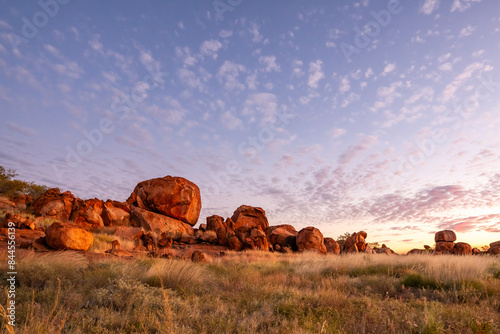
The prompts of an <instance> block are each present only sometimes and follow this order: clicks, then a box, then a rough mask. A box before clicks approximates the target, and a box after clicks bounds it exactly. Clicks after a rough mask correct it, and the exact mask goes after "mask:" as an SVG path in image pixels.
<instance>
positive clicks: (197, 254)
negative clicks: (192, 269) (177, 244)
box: [191, 250, 207, 262]
mask: <svg viewBox="0 0 500 334" xmlns="http://www.w3.org/2000/svg"><path fill="white" fill-rule="evenodd" d="M191 261H193V262H207V256H206V255H205V253H203V252H202V251H199V250H195V251H194V252H193V254H191Z"/></svg>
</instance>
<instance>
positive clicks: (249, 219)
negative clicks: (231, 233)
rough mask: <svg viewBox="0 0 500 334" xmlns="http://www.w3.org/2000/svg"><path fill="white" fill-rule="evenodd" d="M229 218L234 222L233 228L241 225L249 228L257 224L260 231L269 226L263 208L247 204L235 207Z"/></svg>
mask: <svg viewBox="0 0 500 334" xmlns="http://www.w3.org/2000/svg"><path fill="white" fill-rule="evenodd" d="M231 220H232V221H233V222H234V230H236V229H238V228H239V227H241V226H246V227H249V228H252V227H258V226H259V227H260V228H261V230H262V231H265V230H267V228H268V227H269V222H268V221H267V217H266V212H265V211H264V209H262V208H256V207H253V206H248V205H242V206H240V207H239V208H238V209H236V211H234V213H233V216H232V217H231Z"/></svg>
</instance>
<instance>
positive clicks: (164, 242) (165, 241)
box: [157, 233, 174, 248]
mask: <svg viewBox="0 0 500 334" xmlns="http://www.w3.org/2000/svg"><path fill="white" fill-rule="evenodd" d="M173 242H174V241H173V240H172V238H170V237H169V236H168V235H167V233H162V234H161V235H160V237H159V238H158V242H157V244H158V248H170V247H171V246H172V243H173Z"/></svg>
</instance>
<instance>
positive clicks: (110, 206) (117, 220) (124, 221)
mask: <svg viewBox="0 0 500 334" xmlns="http://www.w3.org/2000/svg"><path fill="white" fill-rule="evenodd" d="M101 217H102V221H103V223H104V226H128V225H130V209H129V208H128V206H127V205H125V204H123V203H120V202H116V201H110V200H107V201H106V203H104V206H103V208H102V214H101Z"/></svg>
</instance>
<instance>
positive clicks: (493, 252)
mask: <svg viewBox="0 0 500 334" xmlns="http://www.w3.org/2000/svg"><path fill="white" fill-rule="evenodd" d="M488 253H489V254H491V255H500V246H495V247H491V248H490V249H488Z"/></svg>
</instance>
